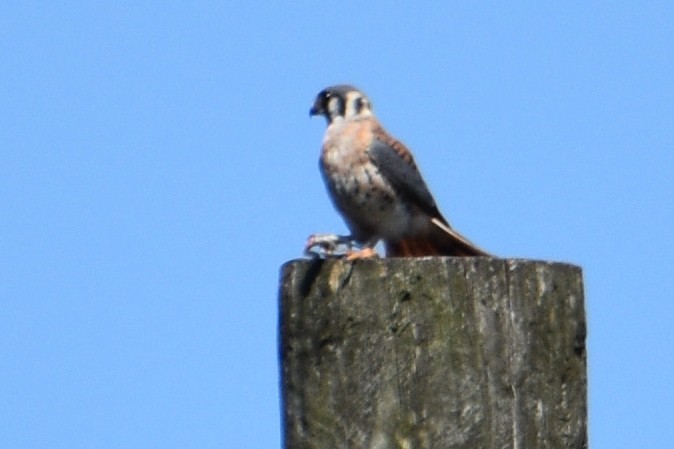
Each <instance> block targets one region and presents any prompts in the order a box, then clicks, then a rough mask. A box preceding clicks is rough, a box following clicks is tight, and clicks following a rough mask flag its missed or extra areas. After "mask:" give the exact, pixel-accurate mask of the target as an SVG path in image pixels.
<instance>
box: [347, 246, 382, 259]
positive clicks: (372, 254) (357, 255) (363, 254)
mask: <svg viewBox="0 0 674 449" xmlns="http://www.w3.org/2000/svg"><path fill="white" fill-rule="evenodd" d="M377 257H379V254H377V251H375V250H374V248H370V247H369V246H366V247H365V248H363V249H361V250H358V251H351V250H349V251H347V252H346V258H345V259H346V260H348V261H352V260H359V259H376V258H377Z"/></svg>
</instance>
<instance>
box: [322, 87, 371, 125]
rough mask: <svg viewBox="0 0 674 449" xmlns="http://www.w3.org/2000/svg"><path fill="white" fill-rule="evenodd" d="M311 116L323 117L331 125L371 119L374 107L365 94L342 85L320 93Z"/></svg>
mask: <svg viewBox="0 0 674 449" xmlns="http://www.w3.org/2000/svg"><path fill="white" fill-rule="evenodd" d="M309 114H310V115H312V116H313V115H322V116H324V117H325V118H326V120H327V121H328V124H330V123H333V122H335V121H338V120H344V119H353V118H365V117H370V116H372V105H371V103H370V100H369V99H368V98H367V96H366V95H365V94H364V93H363V92H361V91H359V90H358V89H356V88H355V87H353V86H349V85H346V84H340V85H336V86H330V87H326V88H325V89H323V90H322V91H320V92H319V93H318V95H317V96H316V101H314V105H313V106H312V107H311V109H310V110H309Z"/></svg>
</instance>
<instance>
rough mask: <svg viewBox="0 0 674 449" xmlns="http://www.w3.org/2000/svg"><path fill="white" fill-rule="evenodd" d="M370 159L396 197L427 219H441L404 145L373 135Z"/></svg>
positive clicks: (383, 136) (391, 139)
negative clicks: (399, 195)
mask: <svg viewBox="0 0 674 449" xmlns="http://www.w3.org/2000/svg"><path fill="white" fill-rule="evenodd" d="M369 153H370V154H369V155H370V159H371V160H372V163H373V164H374V165H376V166H377V168H378V169H379V171H380V172H381V174H382V176H384V177H385V178H386V179H387V180H388V181H389V182H390V183H391V184H392V185H393V187H394V188H395V189H396V190H398V192H400V194H401V195H402V196H403V197H404V198H406V199H407V200H408V201H411V202H412V203H413V204H415V205H416V206H418V207H419V208H420V209H421V210H422V211H423V212H425V213H427V214H428V215H429V216H431V217H434V218H435V217H437V218H441V219H442V220H443V221H444V219H443V218H442V215H440V211H438V207H437V205H436V204H435V200H434V199H433V196H432V195H431V192H430V191H429V190H428V187H427V186H426V183H425V182H424V180H423V178H422V177H421V173H419V170H418V169H417V166H416V164H415V163H414V159H413V158H412V154H411V153H410V152H409V150H408V149H407V148H405V146H404V145H403V144H402V143H400V142H398V141H397V140H395V139H393V138H392V137H390V136H388V135H387V134H385V133H383V131H382V132H376V133H375V138H374V141H373V142H372V145H371V146H370V152H369Z"/></svg>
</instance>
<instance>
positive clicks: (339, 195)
mask: <svg viewBox="0 0 674 449" xmlns="http://www.w3.org/2000/svg"><path fill="white" fill-rule="evenodd" d="M331 131H332V132H331ZM370 142H372V133H371V132H370V131H369V129H368V128H367V127H363V126H360V127H356V126H352V127H350V128H349V127H342V129H339V130H335V129H332V130H331V129H328V131H327V132H326V138H325V140H324V142H323V151H322V154H321V172H322V174H323V177H324V180H325V183H326V185H327V188H328V192H329V193H330V196H331V198H332V201H333V203H334V205H335V207H336V208H337V209H338V211H339V212H340V213H341V214H342V216H343V217H344V219H345V221H346V222H347V224H348V226H349V228H350V229H351V232H352V233H353V234H354V236H355V237H356V238H357V239H359V240H363V241H364V240H369V239H371V238H374V237H377V238H399V237H400V236H402V235H403V234H404V233H405V231H406V229H408V228H409V222H410V220H411V216H410V215H411V213H410V211H409V210H408V208H407V207H406V206H405V204H404V202H402V201H401V200H400V198H399V196H398V194H397V193H396V191H395V189H394V188H393V186H392V185H391V184H390V183H389V182H388V180H387V179H386V178H385V177H384V176H383V175H382V173H381V172H380V171H379V169H378V168H377V166H376V165H374V164H373V163H372V161H371V159H370V157H369V154H368V150H369V146H370Z"/></svg>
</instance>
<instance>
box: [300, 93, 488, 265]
mask: <svg viewBox="0 0 674 449" xmlns="http://www.w3.org/2000/svg"><path fill="white" fill-rule="evenodd" d="M309 114H310V116H312V117H313V116H323V117H325V119H326V121H327V128H326V130H325V134H324V137H323V144H322V150H321V154H320V162H319V168H320V172H321V174H322V177H323V180H324V182H325V185H326V187H327V190H328V193H329V196H330V198H331V200H332V202H333V205H334V206H335V208H336V209H337V211H338V212H339V213H340V214H341V215H342V217H343V218H344V221H345V222H346V225H347V227H348V228H349V230H350V232H351V234H350V235H349V236H339V235H335V234H314V235H312V236H310V237H309V239H308V241H307V245H306V247H305V250H306V252H307V253H309V252H311V251H312V250H316V249H317V248H318V249H319V250H323V251H324V252H325V253H327V254H328V255H330V254H331V253H332V252H333V250H335V248H336V247H337V246H338V245H341V244H344V245H346V246H347V251H346V257H347V259H349V260H355V259H361V258H370V257H377V256H378V254H377V252H376V250H375V246H376V245H377V243H378V242H379V241H382V242H383V244H384V248H385V252H386V257H424V256H489V253H487V252H486V251H484V250H482V249H480V248H479V247H477V246H476V245H474V244H473V243H471V242H470V241H469V240H468V239H466V238H465V237H463V236H462V235H461V234H459V233H458V232H456V231H455V230H454V229H453V228H452V227H451V226H450V225H449V223H448V221H447V220H446V219H445V218H444V217H443V216H442V214H441V213H440V211H439V210H438V206H437V205H436V202H435V200H434V199H433V196H432V195H431V193H430V191H429V189H428V187H427V186H426V183H425V182H424V180H423V178H422V176H421V173H420V171H419V169H418V168H417V164H416V163H415V161H414V158H413V156H412V153H411V152H410V151H409V150H408V149H407V147H405V145H403V144H402V143H401V142H400V141H399V140H397V139H396V138H394V137H393V136H391V135H390V134H389V133H388V132H387V131H386V130H385V129H384V128H383V127H382V125H381V124H380V123H379V121H378V120H377V118H376V116H375V114H374V112H373V107H372V103H371V102H370V100H369V98H368V97H367V95H365V93H363V92H362V91H360V90H359V89H357V88H356V87H353V86H351V85H348V84H338V85H333V86H329V87H326V88H325V89H323V90H321V91H320V92H319V93H318V95H317V96H316V99H315V101H314V103H313V106H312V107H311V109H310V111H309ZM354 245H357V246H360V250H356V251H354V250H353V249H352V247H353V246H354Z"/></svg>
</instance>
